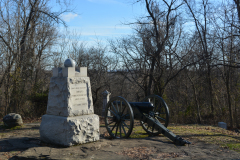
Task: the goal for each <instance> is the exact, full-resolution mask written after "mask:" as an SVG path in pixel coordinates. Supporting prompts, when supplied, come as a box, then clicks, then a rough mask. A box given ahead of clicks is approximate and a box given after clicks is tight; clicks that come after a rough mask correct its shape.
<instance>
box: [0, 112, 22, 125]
mask: <svg viewBox="0 0 240 160" xmlns="http://www.w3.org/2000/svg"><path fill="white" fill-rule="evenodd" d="M3 123H4V125H5V126H6V127H10V128H11V127H15V126H21V125H23V121H22V117H21V116H20V115H19V114H16V113H9V114H8V115H6V116H4V117H3Z"/></svg>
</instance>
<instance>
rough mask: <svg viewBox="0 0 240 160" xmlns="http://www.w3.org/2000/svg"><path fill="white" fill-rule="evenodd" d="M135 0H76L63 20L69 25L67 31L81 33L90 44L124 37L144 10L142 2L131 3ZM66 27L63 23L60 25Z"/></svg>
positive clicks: (82, 37)
mask: <svg viewBox="0 0 240 160" xmlns="http://www.w3.org/2000/svg"><path fill="white" fill-rule="evenodd" d="M132 2H133V1H132V0H73V1H72V2H71V5H70V6H69V8H70V9H73V12H69V13H64V14H62V15H61V17H62V19H63V20H64V21H65V22H66V24H67V26H68V27H67V31H74V32H75V33H77V34H81V39H82V40H83V41H85V42H86V43H88V44H92V43H94V42H96V40H100V41H103V42H106V41H107V40H108V39H113V38H116V37H121V36H124V35H128V34H131V33H132V32H133V30H132V28H131V27H130V26H129V25H124V23H132V22H134V21H135V20H136V18H138V17H139V16H141V15H143V14H144V13H145V8H144V6H143V5H142V4H140V3H138V4H134V5H133V4H132ZM60 28H61V29H62V30H63V31H64V30H66V28H64V27H63V26H61V27H60Z"/></svg>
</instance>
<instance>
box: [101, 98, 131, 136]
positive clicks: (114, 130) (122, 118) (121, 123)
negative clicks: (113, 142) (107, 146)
mask: <svg viewBox="0 0 240 160" xmlns="http://www.w3.org/2000/svg"><path fill="white" fill-rule="evenodd" d="M133 124H134V117H133V111H132V107H131V106H130V104H129V103H128V102H127V101H126V100H125V99H124V98H122V97H113V98H111V99H110V101H109V102H108V104H107V108H106V110H105V125H106V128H107V131H108V133H109V135H110V136H111V137H112V138H128V137H129V136H130V134H131V133H132V129H133Z"/></svg>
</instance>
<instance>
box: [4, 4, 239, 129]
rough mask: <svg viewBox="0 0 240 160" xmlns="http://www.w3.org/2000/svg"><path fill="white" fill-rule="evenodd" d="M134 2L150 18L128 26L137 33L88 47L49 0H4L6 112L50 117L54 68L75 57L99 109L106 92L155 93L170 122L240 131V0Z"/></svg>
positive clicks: (126, 94)
mask: <svg viewBox="0 0 240 160" xmlns="http://www.w3.org/2000/svg"><path fill="white" fill-rule="evenodd" d="M61 2H62V1H61V0H60V1H58V2H57V3H56V5H60V6H61V4H63V3H61ZM132 2H137V3H142V5H144V6H145V11H144V12H143V15H144V16H141V17H139V18H136V21H135V22H131V23H129V24H127V25H130V26H131V27H132V28H133V33H132V34H131V35H127V36H124V37H120V38H119V37H118V38H115V39H112V40H109V41H108V43H102V42H100V41H98V42H96V45H92V46H89V45H87V44H86V43H84V42H82V41H80V40H81V37H80V36H78V35H77V34H75V33H71V34H70V33H66V34H62V33H60V32H59V30H58V26H59V24H60V23H61V24H64V21H62V20H61V17H60V15H61V13H60V12H59V13H57V12H53V11H52V10H51V6H50V2H49V1H47V0H27V1H15V0H0V74H1V76H0V88H1V90H0V117H3V116H4V115H5V114H7V113H10V112H17V113H20V114H21V115H22V116H23V117H36V116H37V117H40V116H41V115H42V114H44V113H45V111H46V106H47V98H48V86H49V82H50V78H51V75H52V73H51V71H50V70H51V68H53V67H61V66H63V62H64V60H65V59H66V57H69V58H72V59H74V60H75V61H76V63H77V66H81V67H88V76H89V77H90V79H91V86H92V95H93V101H94V108H95V112H96V113H97V114H101V109H102V95H101V93H102V92H103V91H104V90H108V91H109V92H111V97H113V96H123V97H125V98H126V99H127V100H129V101H141V100H142V99H143V98H144V97H145V96H147V95H150V94H157V95H160V96H162V97H163V98H164V100H165V101H166V102H167V104H168V106H169V109H170V113H171V115H170V116H171V118H170V122H172V123H201V124H203V123H208V124H216V123H217V122H219V121H225V122H227V124H228V126H229V127H230V128H233V127H238V128H239V126H240V124H239V123H240V103H239V102H240V96H239V95H240V74H239V68H240V60H239V58H240V6H239V5H240V3H239V0H226V1H215V0H198V1H190V0H132ZM62 7H64V6H62ZM61 11H63V12H65V11H68V10H67V8H61ZM63 12H62V13H63ZM73 36H74V40H73V39H72V37H73ZM78 38H79V39H78Z"/></svg>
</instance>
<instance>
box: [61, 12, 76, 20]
mask: <svg viewBox="0 0 240 160" xmlns="http://www.w3.org/2000/svg"><path fill="white" fill-rule="evenodd" d="M77 16H78V15H77V14H73V13H68V14H64V15H62V16H61V17H62V19H63V20H64V21H66V22H70V21H71V20H73V19H74V18H75V17H77Z"/></svg>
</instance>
